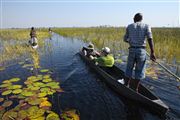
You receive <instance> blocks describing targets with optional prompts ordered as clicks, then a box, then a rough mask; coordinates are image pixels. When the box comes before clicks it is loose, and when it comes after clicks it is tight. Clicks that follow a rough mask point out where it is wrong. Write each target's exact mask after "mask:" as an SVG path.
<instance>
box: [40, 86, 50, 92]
mask: <svg viewBox="0 0 180 120" xmlns="http://www.w3.org/2000/svg"><path fill="white" fill-rule="evenodd" d="M50 90H51V89H50V88H47V87H45V88H41V89H40V91H41V92H48V91H50Z"/></svg>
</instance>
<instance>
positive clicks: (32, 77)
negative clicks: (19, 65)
mask: <svg viewBox="0 0 180 120" xmlns="http://www.w3.org/2000/svg"><path fill="white" fill-rule="evenodd" d="M27 79H28V80H33V79H36V76H30V77H28V78H27Z"/></svg>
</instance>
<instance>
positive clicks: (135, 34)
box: [124, 13, 156, 92]
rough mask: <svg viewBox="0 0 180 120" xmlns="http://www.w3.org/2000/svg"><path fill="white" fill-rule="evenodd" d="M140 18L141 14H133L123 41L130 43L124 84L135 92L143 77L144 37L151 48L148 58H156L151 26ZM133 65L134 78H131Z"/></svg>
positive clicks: (144, 59) (144, 60)
mask: <svg viewBox="0 0 180 120" xmlns="http://www.w3.org/2000/svg"><path fill="white" fill-rule="evenodd" d="M142 19H143V16H142V14H141V13H137V14H136V15H135V16H134V23H132V24H130V25H128V27H127V28H126V33H125V35H124V41H125V42H128V43H129V45H130V47H129V55H128V61H127V68H126V71H125V76H126V78H125V85H128V84H129V87H130V88H131V89H133V90H135V91H137V92H138V87H139V82H140V80H142V79H144V78H145V62H146V38H147V40H148V43H149V46H150V50H151V54H150V59H151V60H153V61H155V60H156V57H155V54H154V43H153V39H152V32H151V27H150V26H149V25H147V24H144V23H142ZM134 66H135V80H132V73H133V68H134Z"/></svg>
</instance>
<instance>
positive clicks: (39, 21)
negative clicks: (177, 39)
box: [0, 0, 180, 29]
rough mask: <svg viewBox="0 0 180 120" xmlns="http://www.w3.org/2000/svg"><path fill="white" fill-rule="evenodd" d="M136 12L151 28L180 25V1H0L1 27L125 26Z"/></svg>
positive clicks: (130, 21) (131, 20)
mask: <svg viewBox="0 0 180 120" xmlns="http://www.w3.org/2000/svg"><path fill="white" fill-rule="evenodd" d="M137 12H140V13H142V14H143V18H144V19H143V21H142V22H144V23H147V24H149V25H150V26H152V27H168V28H177V27H180V0H174V1H170V0H159V1H154V0H153V1H152V0H150V1H146V0H140V1H131V0H128V1H123V0H114V1H109V0H98V1H95V0H85V1H81V0H67V1H64V0H53V1H49V0H38V1H35V0H1V27H0V28H1V29H4V28H30V27H32V26H34V27H36V28H39V27H40V28H42V27H46V28H48V27H60V28H64V27H99V26H106V25H107V26H113V27H126V26H127V25H128V24H131V23H133V16H134V15H135V14H136V13H137Z"/></svg>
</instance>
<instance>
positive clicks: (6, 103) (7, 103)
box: [2, 101, 13, 108]
mask: <svg viewBox="0 0 180 120" xmlns="http://www.w3.org/2000/svg"><path fill="white" fill-rule="evenodd" d="M12 104H13V102H12V101H4V103H3V104H2V106H3V107H4V108H6V107H9V106H11V105H12Z"/></svg>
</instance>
